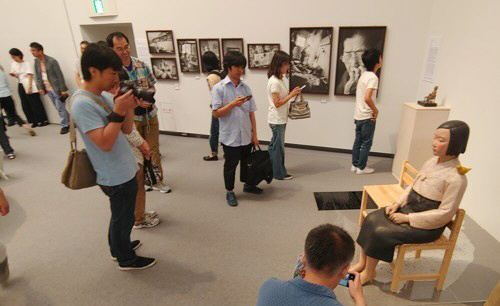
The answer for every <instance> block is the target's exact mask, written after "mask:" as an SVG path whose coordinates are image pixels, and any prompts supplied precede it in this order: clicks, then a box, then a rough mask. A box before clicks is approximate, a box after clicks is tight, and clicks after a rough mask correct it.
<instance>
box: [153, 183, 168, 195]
mask: <svg viewBox="0 0 500 306" xmlns="http://www.w3.org/2000/svg"><path fill="white" fill-rule="evenodd" d="M153 190H157V191H159V192H161V193H169V192H170V191H172V189H170V187H169V186H167V185H165V184H163V183H162V182H160V183H158V184H156V185H154V186H153Z"/></svg>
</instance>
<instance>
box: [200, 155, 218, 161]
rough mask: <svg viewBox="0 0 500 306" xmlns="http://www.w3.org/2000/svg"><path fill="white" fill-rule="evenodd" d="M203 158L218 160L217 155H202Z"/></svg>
mask: <svg viewBox="0 0 500 306" xmlns="http://www.w3.org/2000/svg"><path fill="white" fill-rule="evenodd" d="M203 160H206V161H210V160H219V158H218V157H217V155H209V156H203Z"/></svg>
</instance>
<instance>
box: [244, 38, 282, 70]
mask: <svg viewBox="0 0 500 306" xmlns="http://www.w3.org/2000/svg"><path fill="white" fill-rule="evenodd" d="M279 50H280V44H247V51H248V68H260V69H267V68H269V65H270V64H271V60H272V59H273V56H274V53H275V52H276V51H279Z"/></svg>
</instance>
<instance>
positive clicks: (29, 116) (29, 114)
mask: <svg viewBox="0 0 500 306" xmlns="http://www.w3.org/2000/svg"><path fill="white" fill-rule="evenodd" d="M17 92H18V93H19V98H21V107H22V109H23V112H24V115H25V116H26V120H28V122H29V123H35V118H34V114H33V110H32V108H31V105H30V102H29V100H28V97H27V95H26V92H25V91H24V86H23V84H21V83H19V84H17Z"/></svg>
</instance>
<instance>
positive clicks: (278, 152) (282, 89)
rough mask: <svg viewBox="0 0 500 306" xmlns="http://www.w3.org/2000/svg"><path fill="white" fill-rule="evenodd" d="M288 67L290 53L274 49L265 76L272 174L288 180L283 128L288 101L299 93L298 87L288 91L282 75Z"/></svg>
mask: <svg viewBox="0 0 500 306" xmlns="http://www.w3.org/2000/svg"><path fill="white" fill-rule="evenodd" d="M289 68H290V55H288V54H287V53H286V52H283V51H276V53H275V54H274V56H273V59H272V61H271V64H270V65H269V70H268V71H267V76H268V78H269V81H268V82H267V100H268V101H269V112H268V115H267V122H268V123H269V126H270V127H271V131H272V133H273V136H272V138H271V143H270V144H269V149H268V150H269V155H270V157H271V161H272V164H273V176H274V178H275V179H277V180H290V179H292V178H293V177H292V176H291V175H290V174H288V172H287V171H286V168H285V130H286V124H287V122H288V101H289V100H290V99H291V98H293V97H295V96H296V95H298V94H299V93H300V91H301V90H300V87H298V86H297V87H295V88H294V89H293V90H292V91H291V92H289V91H288V86H287V84H286V83H285V82H284V81H283V76H284V75H286V74H287V73H288V69H289Z"/></svg>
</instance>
